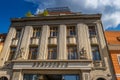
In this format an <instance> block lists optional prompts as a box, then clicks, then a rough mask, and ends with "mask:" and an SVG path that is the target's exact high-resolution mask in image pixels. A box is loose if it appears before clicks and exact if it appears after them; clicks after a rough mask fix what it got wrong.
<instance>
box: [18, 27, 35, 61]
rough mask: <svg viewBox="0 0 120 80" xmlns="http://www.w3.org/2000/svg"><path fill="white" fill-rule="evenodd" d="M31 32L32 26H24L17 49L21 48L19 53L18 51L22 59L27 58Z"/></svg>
mask: <svg viewBox="0 0 120 80" xmlns="http://www.w3.org/2000/svg"><path fill="white" fill-rule="evenodd" d="M32 33H33V28H32V26H25V30H24V34H23V38H22V41H21V45H20V49H19V50H22V51H21V53H19V54H21V55H22V58H23V59H28V55H29V44H30V38H31V37H32ZM22 58H21V59H22Z"/></svg>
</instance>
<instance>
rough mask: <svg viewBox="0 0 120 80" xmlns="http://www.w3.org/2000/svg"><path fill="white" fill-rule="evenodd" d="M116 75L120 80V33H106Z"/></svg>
mask: <svg viewBox="0 0 120 80" xmlns="http://www.w3.org/2000/svg"><path fill="white" fill-rule="evenodd" d="M105 36H106V40H107V43H108V48H109V51H110V56H111V59H112V62H113V66H114V70H115V75H116V78H117V80H120V31H105Z"/></svg>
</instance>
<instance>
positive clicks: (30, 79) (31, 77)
mask: <svg viewBox="0 0 120 80" xmlns="http://www.w3.org/2000/svg"><path fill="white" fill-rule="evenodd" d="M23 80H39V75H37V74H25V75H24V79H23Z"/></svg>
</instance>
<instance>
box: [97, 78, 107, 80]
mask: <svg viewBox="0 0 120 80" xmlns="http://www.w3.org/2000/svg"><path fill="white" fill-rule="evenodd" d="M97 80H106V79H104V78H98V79H97Z"/></svg>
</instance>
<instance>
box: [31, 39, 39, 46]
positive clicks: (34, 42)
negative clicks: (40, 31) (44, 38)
mask: <svg viewBox="0 0 120 80" xmlns="http://www.w3.org/2000/svg"><path fill="white" fill-rule="evenodd" d="M30 45H39V38H37V37H32V38H31V41H30Z"/></svg>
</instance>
